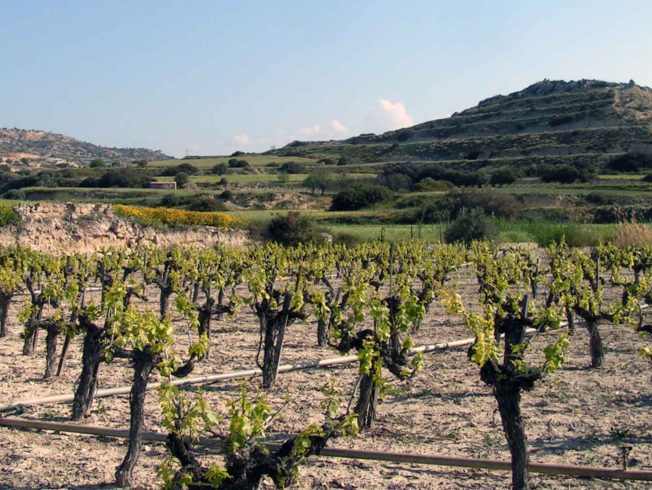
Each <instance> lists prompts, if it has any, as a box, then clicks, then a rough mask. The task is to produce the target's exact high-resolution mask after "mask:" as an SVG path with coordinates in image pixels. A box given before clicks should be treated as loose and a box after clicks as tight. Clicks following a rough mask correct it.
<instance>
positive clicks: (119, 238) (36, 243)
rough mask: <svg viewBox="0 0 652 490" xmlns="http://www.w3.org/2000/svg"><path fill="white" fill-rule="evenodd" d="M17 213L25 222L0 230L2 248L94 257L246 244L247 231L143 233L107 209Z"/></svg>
mask: <svg viewBox="0 0 652 490" xmlns="http://www.w3.org/2000/svg"><path fill="white" fill-rule="evenodd" d="M16 212H17V213H18V214H19V215H20V217H21V222H20V223H19V224H18V225H12V226H7V227H4V228H2V229H0V244H2V245H16V244H18V245H23V246H30V247H32V248H34V249H36V250H39V251H42V252H57V253H60V252H82V253H90V252H93V251H94V250H97V249H99V248H102V247H133V246H136V245H138V244H153V245H158V246H168V245H187V246H200V247H204V246H211V245H214V244H217V243H221V244H225V245H232V246H241V245H243V244H244V243H246V242H247V235H246V232H244V231H242V230H226V229H220V228H213V227H208V226H201V227H199V226H198V227H192V228H179V229H173V228H154V227H144V226H141V225H139V224H137V223H135V222H132V221H130V220H128V219H125V218H122V217H120V216H116V215H115V214H114V213H113V210H112V208H111V206H110V205H107V204H86V203H83V204H82V203H67V204H63V203H48V202H39V203H24V204H20V205H18V206H17V207H16Z"/></svg>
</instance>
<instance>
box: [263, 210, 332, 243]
mask: <svg viewBox="0 0 652 490" xmlns="http://www.w3.org/2000/svg"><path fill="white" fill-rule="evenodd" d="M265 238H267V239H268V240H270V241H273V242H277V243H281V244H283V245H298V244H299V243H316V242H319V241H322V240H323V239H322V236H321V234H320V233H319V231H318V230H317V229H316V228H315V225H314V223H313V221H312V220H311V219H310V218H308V217H307V216H302V215H301V214H299V213H297V212H289V213H288V214H287V215H285V216H275V217H274V218H272V220H271V221H270V222H269V225H267V230H265Z"/></svg>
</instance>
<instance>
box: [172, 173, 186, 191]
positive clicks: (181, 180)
mask: <svg viewBox="0 0 652 490" xmlns="http://www.w3.org/2000/svg"><path fill="white" fill-rule="evenodd" d="M174 181H175V182H176V183H177V187H178V188H179V189H184V188H185V187H186V186H187V185H188V182H190V177H189V176H188V174H187V173H185V172H181V173H178V174H177V175H175V176H174Z"/></svg>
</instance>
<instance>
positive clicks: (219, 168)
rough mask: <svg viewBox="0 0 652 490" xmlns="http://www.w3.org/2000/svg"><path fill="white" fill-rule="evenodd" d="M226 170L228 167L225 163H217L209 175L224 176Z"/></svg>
mask: <svg viewBox="0 0 652 490" xmlns="http://www.w3.org/2000/svg"><path fill="white" fill-rule="evenodd" d="M228 169H229V167H228V165H227V164H226V163H218V164H217V165H215V166H213V168H212V169H211V173H212V174H215V175H224V174H225V173H226V171H227V170H228Z"/></svg>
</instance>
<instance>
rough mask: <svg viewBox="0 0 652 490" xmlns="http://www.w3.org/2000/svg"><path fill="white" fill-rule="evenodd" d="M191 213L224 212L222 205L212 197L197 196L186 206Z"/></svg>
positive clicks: (224, 208) (224, 207)
mask: <svg viewBox="0 0 652 490" xmlns="http://www.w3.org/2000/svg"><path fill="white" fill-rule="evenodd" d="M187 208H188V209H189V210H191V211H225V210H226V206H224V203H223V202H221V201H220V200H218V199H215V198H214V197H212V196H197V197H195V198H193V199H192V200H191V201H190V202H189V203H188V205H187Z"/></svg>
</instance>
